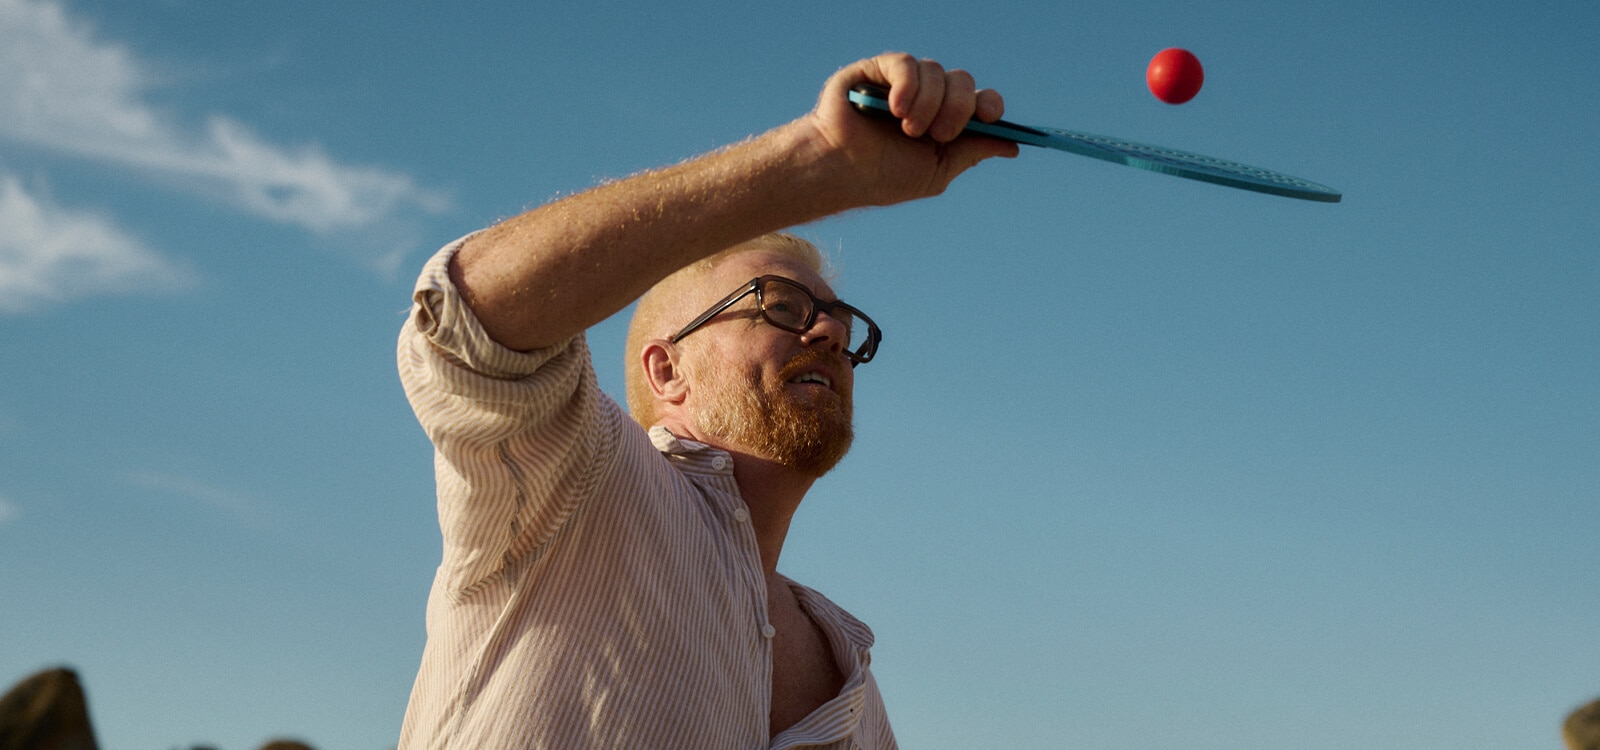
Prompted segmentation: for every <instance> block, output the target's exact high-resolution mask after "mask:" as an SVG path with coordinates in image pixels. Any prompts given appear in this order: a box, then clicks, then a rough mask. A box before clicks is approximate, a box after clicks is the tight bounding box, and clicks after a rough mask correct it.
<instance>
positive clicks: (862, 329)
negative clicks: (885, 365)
mask: <svg viewBox="0 0 1600 750" xmlns="http://www.w3.org/2000/svg"><path fill="white" fill-rule="evenodd" d="M814 300H815V298H814V297H812V296H811V293H810V292H808V291H806V289H805V288H804V287H800V286H798V285H795V284H792V283H788V282H785V281H781V280H778V279H766V280H765V281H764V282H763V284H762V288H761V312H762V313H763V314H764V315H765V316H766V318H767V320H768V322H770V323H772V324H773V325H775V326H777V327H779V328H785V329H788V330H791V331H796V332H800V331H804V330H805V328H806V323H807V319H808V318H810V317H811V315H812V308H813V307H814V306H815V304H816V303H815V301H814ZM823 307H824V308H826V307H827V305H826V304H824V305H823ZM824 312H826V313H827V314H828V317H830V318H833V319H834V320H836V321H838V322H839V323H840V324H841V325H843V326H844V327H845V330H847V331H848V332H849V340H850V343H849V344H848V347H849V349H850V351H853V352H854V351H860V350H861V347H862V345H864V344H865V343H866V341H867V328H868V327H867V326H864V325H859V326H858V325H856V320H855V315H854V314H852V313H851V312H850V310H848V309H846V308H845V307H843V306H835V307H833V309H831V310H827V309H825V310H824ZM811 322H813V323H814V322H815V321H811Z"/></svg>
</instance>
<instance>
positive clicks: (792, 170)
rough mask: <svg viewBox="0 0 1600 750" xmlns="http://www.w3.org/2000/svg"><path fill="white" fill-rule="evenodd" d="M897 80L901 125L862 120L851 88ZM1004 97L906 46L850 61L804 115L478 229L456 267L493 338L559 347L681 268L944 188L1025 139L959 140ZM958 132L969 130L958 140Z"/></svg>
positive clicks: (893, 103) (895, 107) (893, 91)
mask: <svg viewBox="0 0 1600 750" xmlns="http://www.w3.org/2000/svg"><path fill="white" fill-rule="evenodd" d="M861 82H872V83H876V84H878V85H881V86H887V87H888V88H889V103H890V107H891V109H892V111H893V112H894V114H895V115H896V116H897V117H899V118H901V127H900V131H901V132H896V131H895V130H894V129H893V128H892V127H888V126H886V124H885V123H883V122H877V121H874V120H872V119H870V118H867V117H863V116H862V115H860V114H859V113H857V112H855V111H854V109H853V108H852V107H851V105H850V104H849V102H848V101H847V97H846V93H847V92H848V91H849V89H850V87H852V86H854V85H856V84H858V83H861ZM1003 107H1004V105H1003V104H1002V101H1001V98H1000V95H999V94H996V93H995V92H993V91H977V90H976V89H975V87H974V84H973V80H972V77H971V76H970V75H968V74H967V73H965V72H964V71H960V70H952V71H946V70H945V69H944V68H943V67H942V66H940V65H939V64H938V63H936V62H933V61H929V60H918V59H916V58H913V57H911V56H910V55H905V54H884V55H880V56H878V57H874V58H871V59H868V60H862V61H859V62H856V63H853V64H851V65H849V66H846V67H845V68H843V69H841V70H839V71H838V72H837V73H835V74H834V75H833V76H832V77H830V78H829V79H828V82H827V83H826V84H825V85H824V87H823V90H822V94H821V96H820V97H819V99H818V102H817V106H816V108H815V109H813V110H812V111H811V112H810V113H808V114H807V115H806V116H804V117H802V118H800V119H798V120H795V121H793V122H790V123H788V124H786V125H783V126H780V127H778V128H775V129H773V130H771V131H768V132H767V133H764V134H762V135H760V136H756V137H754V138H751V139H749V140H746V141H743V142H741V143H738V144H735V145H733V146H729V147H727V148H724V149H721V150H719V151H715V152H713V153H710V154H707V155H705V156H702V157H699V158H696V159H693V160H690V161H687V162H684V163H682V164H678V165H675V166H672V167H667V168H664V169H660V170H656V171H652V172H647V173H644V174H640V175H636V176H634V177H630V178H628V179H625V180H620V181H617V182H613V183H609V184H606V185H603V186H601V187H597V188H594V189H592V190H589V191H586V192H583V193H580V194H578V195H574V196H571V197H569V198H565V199H562V200H558V201H555V202H553V203H550V204H547V205H544V206H541V207H539V208H536V209H534V210H532V211H529V212H527V213H524V214H522V215H519V216H516V217H513V218H511V219H508V220H506V221H505V222H502V223H500V224H498V225H496V226H494V227H491V228H490V229H488V230H487V231H484V232H482V233H480V234H478V235H476V236H474V237H473V238H472V239H471V240H470V241H469V242H467V244H466V245H465V246H463V247H462V248H461V250H460V252H459V253H458V254H457V255H456V257H455V258H454V260H453V262H452V265H451V268H450V273H451V278H452V280H453V281H454V282H455V284H456V286H457V287H458V288H460V289H461V290H462V293H463V295H464V296H465V298H466V300H467V303H468V304H469V305H470V306H471V307H472V309H473V312H474V313H475V314H476V315H477V316H478V318H479V319H480V320H481V321H482V323H483V325H484V327H485V329H486V330H487V331H488V333H489V335H490V336H492V337H494V339H495V340H496V341H498V342H500V343H501V344H503V345H505V346H507V347H509V348H512V349H517V350H531V349H536V348H540V347H544V346H549V345H552V344H555V343H557V342H560V341H562V340H564V339H566V338H567V337H569V336H571V335H573V334H575V333H577V332H579V331H582V330H584V329H586V328H588V327H589V326H592V325H594V324H595V323H598V322H600V321H601V320H604V319H605V318H606V317H608V316H610V315H611V314H613V313H615V312H617V311H618V310H621V309H622V308H623V307H625V306H627V305H628V304H629V303H630V302H632V301H633V300H634V299H636V298H638V297H639V296H640V295H641V294H643V293H644V292H645V291H646V290H648V289H649V288H650V287H651V285H653V284H655V283H656V282H657V281H659V280H661V279H662V278H665V277H666V276H667V275H668V274H671V273H672V272H673V271H676V270H677V269H679V268H681V267H683V266H685V265H687V264H689V263H692V262H694V261H695V260H698V259H700V258H703V257H705V256H707V255H710V254H712V253H714V252H716V251H718V250H721V249H724V248H727V247H731V246H733V245H735V244H738V243H740V242H743V241H745V240H748V239H751V238H754V237H757V236H760V235H762V234H765V233H767V232H771V231H776V230H779V229H783V228H785V227H790V226H794V225H796V224H802V223H805V222H808V221H812V220H815V219H819V218H822V217H824V216H829V215H831V214H835V213H839V212H841V211H847V210H850V209H853V208H859V207H862V206H870V205H889V204H893V203H899V202H902V201H907V200H914V199H917V198H923V197H927V196H932V195H937V194H939V193H940V192H943V190H944V189H945V187H946V186H947V185H949V184H950V181H951V180H954V179H955V177H956V176H957V175H959V174H961V173H962V172H964V171H966V170H967V169H968V168H970V167H972V166H973V165H975V164H977V163H978V162H980V161H982V160H984V159H987V158H990V157H993V156H1013V155H1015V154H1016V145H1015V144H1011V143H1007V142H1004V141H1000V140H996V139H989V138H984V137H981V136H970V135H967V136H961V130H962V127H963V126H964V125H965V123H966V121H967V120H968V119H969V118H971V117H974V116H976V117H978V118H979V119H982V120H985V121H992V120H996V119H999V118H1000V116H1001V115H1002V110H1003ZM958 136H960V137H958Z"/></svg>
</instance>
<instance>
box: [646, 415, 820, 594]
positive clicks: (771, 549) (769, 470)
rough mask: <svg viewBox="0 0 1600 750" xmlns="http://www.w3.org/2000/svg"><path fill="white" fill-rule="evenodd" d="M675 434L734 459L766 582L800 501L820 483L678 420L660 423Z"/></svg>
mask: <svg viewBox="0 0 1600 750" xmlns="http://www.w3.org/2000/svg"><path fill="white" fill-rule="evenodd" d="M661 424H662V426H664V427H666V428H667V429H668V430H669V431H671V432H672V434H674V435H677V436H678V437H681V438H687V439H689V440H693V441H696V442H699V443H705V444H706V445H709V446H711V447H713V448H717V449H720V450H724V451H727V452H728V455H729V456H732V457H733V478H734V481H735V482H737V483H738V484H739V494H740V495H741V496H742V497H743V498H744V504H745V506H746V507H747V508H749V510H750V525H751V527H752V528H753V529H755V532H756V544H757V546H759V547H760V549H761V567H762V569H763V570H764V571H765V572H766V575H767V578H769V579H770V578H772V577H773V576H774V575H776V574H777V571H778V556H779V555H781V554H782V553H783V540H784V539H785V538H786V537H788V535H789V522H790V521H791V520H793V519H794V514H795V511H796V510H798V509H799V508H800V501H801V500H804V499H805V496H806V492H807V491H808V490H810V489H811V485H812V484H813V483H815V482H816V481H817V479H816V477H812V476H807V475H805V474H802V473H800V472H798V471H795V470H794V469H793V468H791V467H788V466H785V465H783V464H781V463H778V462H777V461H774V460H772V459H770V458H767V457H765V456H761V455H758V454H756V453H753V452H751V451H749V450H746V449H745V448H743V447H742V446H737V445H729V444H727V442H726V441H724V440H720V439H718V438H716V437H715V436H711V435H703V434H700V432H699V431H698V430H695V429H692V428H691V427H689V426H688V425H686V424H683V423H681V422H679V421H677V420H672V419H664V420H662V422H661Z"/></svg>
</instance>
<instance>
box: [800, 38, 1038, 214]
mask: <svg viewBox="0 0 1600 750" xmlns="http://www.w3.org/2000/svg"><path fill="white" fill-rule="evenodd" d="M863 82H868V83H875V84H877V85H879V86H883V87H886V88H888V89H889V109H890V111H891V112H892V113H893V114H894V115H895V116H896V117H898V118H900V128H899V132H896V131H895V130H894V129H893V128H891V127H886V123H884V122H882V121H879V120H876V119H874V118H869V117H866V116H864V115H862V114H861V113H860V112H857V111H856V110H855V108H854V107H853V106H852V105H851V104H850V102H849V100H848V92H849V91H850V89H851V87H853V86H855V85H856V84H859V83H863ZM1004 113H1005V102H1004V100H1003V99H1002V98H1001V97H1000V94H998V93H996V92H995V91H992V90H989V89H984V90H981V91H980V90H978V89H977V87H976V85H975V83H974V82H973V79H972V76H971V75H970V74H968V73H967V72H966V71H964V70H945V69H944V67H943V66H942V65H940V64H939V63H937V62H934V61H933V60H918V59H916V58H914V57H912V56H911V55H908V54H904V53H885V54H882V55H879V56H877V57H874V58H871V59H868V60H861V61H859V62H855V63H852V64H850V65H847V66H845V67H844V68H842V69H840V70H839V72H837V73H835V74H833V76H832V77H830V78H829V79H828V82H827V83H826V84H825V85H824V86H823V88H822V95H821V97H820V98H819V99H818V101H817V107H816V109H814V110H813V111H812V112H811V113H810V114H809V115H807V117H806V122H807V123H808V124H810V125H811V127H812V128H814V129H815V131H816V134H817V135H818V136H819V137H820V138H821V139H822V141H823V142H824V143H825V144H826V147H827V148H830V149H833V150H834V151H835V152H836V153H837V154H838V155H839V156H841V157H842V158H843V160H844V164H845V177H846V179H847V180H849V181H850V183H851V187H852V188H853V189H854V190H855V191H857V195H856V198H857V199H858V201H859V203H860V204H861V205H888V204H891V203H899V202H901V201H906V200H912V199H916V198H923V197H928V196H933V195H938V194H939V193H942V192H944V189H945V188H946V187H947V186H949V184H950V182H951V181H952V180H954V179H955V178H956V177H957V176H958V175H960V174H961V173H962V172H965V171H966V170H967V169H969V168H971V167H973V166H974V165H976V164H977V163H978V162H981V161H983V160H984V159H988V158H991V157H996V156H999V157H1006V158H1009V157H1013V156H1016V155H1017V145H1016V144H1015V143H1011V142H1009V141H1004V140H1001V139H998V138H989V137H986V136H981V135H974V134H970V133H968V134H963V133H962V130H963V128H965V127H966V124H967V121H968V120H970V119H972V118H974V117H976V118H978V119H979V120H982V121H984V122H994V121H995V120H998V119H1000V117H1001V116H1002V115H1003V114H1004Z"/></svg>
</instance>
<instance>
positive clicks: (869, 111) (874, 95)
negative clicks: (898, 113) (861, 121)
mask: <svg viewBox="0 0 1600 750" xmlns="http://www.w3.org/2000/svg"><path fill="white" fill-rule="evenodd" d="M850 93H851V94H852V96H851V97H850V104H852V105H853V106H855V108H856V111H857V112H860V113H861V114H864V115H866V116H868V117H871V118H874V119H878V120H883V121H885V122H899V121H900V118H898V117H895V116H894V113H892V112H890V111H889V90H888V89H886V88H884V87H882V86H874V85H873V84H870V83H858V84H856V85H855V86H854V87H852V88H851V89H850ZM869 99H871V100H877V101H874V102H872V103H870V104H869V103H868V102H867V100H869ZM879 101H881V102H882V104H878V102H879Z"/></svg>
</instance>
